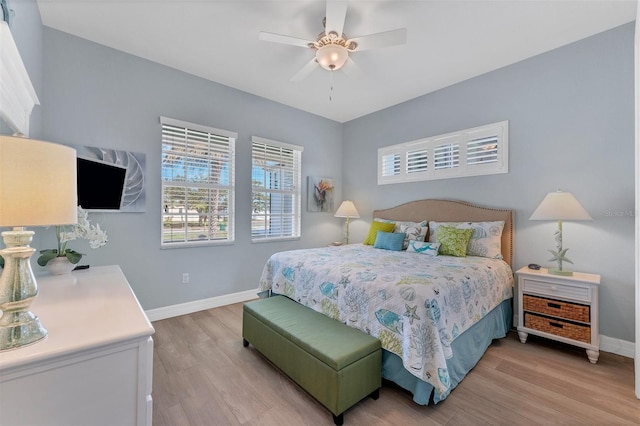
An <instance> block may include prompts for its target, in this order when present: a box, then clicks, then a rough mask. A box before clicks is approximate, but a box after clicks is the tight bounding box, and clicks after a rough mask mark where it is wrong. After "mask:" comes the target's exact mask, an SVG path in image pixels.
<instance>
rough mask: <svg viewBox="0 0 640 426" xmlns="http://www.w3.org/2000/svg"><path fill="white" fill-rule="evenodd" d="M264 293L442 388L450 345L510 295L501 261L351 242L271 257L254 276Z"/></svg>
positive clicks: (510, 275) (507, 274)
mask: <svg viewBox="0 0 640 426" xmlns="http://www.w3.org/2000/svg"><path fill="white" fill-rule="evenodd" d="M265 290H272V291H273V292H274V293H277V294H284V295H286V296H288V297H290V298H291V299H293V300H296V301H297V302H299V303H302V304H304V305H306V306H308V307H310V308H312V309H314V310H316V311H319V312H322V313H324V314H325V315H328V316H330V317H332V318H334V319H337V320H339V321H341V322H343V323H345V324H347V325H350V326H352V327H355V328H358V329H360V330H362V331H364V332H366V333H368V334H370V335H372V336H375V337H377V338H378V339H380V341H381V342H382V347H383V348H385V349H387V350H388V351H391V352H393V353H395V354H397V355H399V356H400V357H401V358H402V361H403V364H404V366H405V368H406V369H407V370H408V371H409V372H411V374H413V375H414V376H416V377H418V378H420V379H422V380H424V381H426V382H428V383H430V384H431V385H433V387H434V388H435V389H436V390H438V391H439V392H442V393H444V392H445V391H446V390H447V389H448V388H449V386H450V381H449V373H448V371H447V365H446V359H447V358H450V357H451V356H452V352H451V342H452V341H453V340H454V339H455V338H456V337H457V336H459V335H460V334H461V333H463V332H464V331H465V330H466V329H468V328H469V327H470V326H472V325H473V324H475V323H476V322H478V321H479V320H480V319H481V318H482V317H484V316H485V315H486V314H487V313H488V312H489V311H491V310H492V309H494V308H495V307H496V306H498V305H499V304H500V303H501V302H502V301H503V300H506V299H508V298H511V297H512V296H513V273H512V271H511V268H510V267H509V265H508V264H507V263H505V262H504V261H502V260H496V259H488V258H483V257H472V256H468V257H466V258H457V257H451V256H436V257H430V256H426V255H422V254H419V253H409V252H406V251H401V252H394V251H387V250H381V249H375V248H373V247H371V246H365V245H362V244H352V245H347V246H341V247H325V248H318V249H308V250H293V251H286V252H280V253H276V254H274V255H273V256H272V257H271V258H270V259H269V260H268V261H267V263H266V265H265V267H264V270H263V272H262V277H261V279H260V291H265Z"/></svg>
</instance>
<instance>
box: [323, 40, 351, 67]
mask: <svg viewBox="0 0 640 426" xmlns="http://www.w3.org/2000/svg"><path fill="white" fill-rule="evenodd" d="M347 59H349V52H348V51H347V49H346V48H345V47H344V46H341V45H339V44H327V45H324V46H322V47H320V48H319V49H318V51H317V52H316V60H317V61H318V64H320V66H321V67H322V68H324V69H325V70H328V71H335V70H339V69H340V68H342V66H343V65H344V63H345V62H347Z"/></svg>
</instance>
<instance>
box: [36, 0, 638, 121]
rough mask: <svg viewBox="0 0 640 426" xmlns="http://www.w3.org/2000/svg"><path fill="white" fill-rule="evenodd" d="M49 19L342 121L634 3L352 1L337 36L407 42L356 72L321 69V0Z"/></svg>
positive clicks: (260, 0)
mask: <svg viewBox="0 0 640 426" xmlns="http://www.w3.org/2000/svg"><path fill="white" fill-rule="evenodd" d="M38 6H39V8H40V13H41V16H42V22H43V24H44V25H46V26H49V27H52V28H55V29H58V30H61V31H64V32H67V33H70V34H73V35H76V36H78V37H82V38H85V39H87V40H91V41H94V42H96V43H99V44H102V45H105V46H109V47H112V48H114V49H118V50H121V51H123V52H127V53H130V54H133V55H136V56H140V57H142V58H146V59H148V60H151V61H154V62H157V63H160V64H164V65H167V66H170V67H173V68H176V69H179V70H182V71H185V72H187V73H190V74H193V75H196V76H200V77H203V78H205V79H208V80H212V81H215V82H218V83H221V84H224V85H227V86H231V87H234V88H236V89H239V90H243V91H246V92H249V93H253V94H255V95H258V96H262V97H265V98H268V99H272V100H274V101H277V102H281V103H283V104H286V105H290V106H292V107H295V108H298V109H301V110H304V111H308V112H311V113H314V114H317V115H320V116H323V117H327V118H329V119H332V120H335V121H338V122H346V121H349V120H352V119H354V118H357V117H360V116H363V115H366V114H369V113H371V112H374V111H378V110H380V109H383V108H386V107H389V106H391V105H395V104H398V103H401V102H404V101H406V100H408V99H412V98H415V97H417V96H420V95H423V94H426V93H430V92H433V91H435V90H438V89H441V88H443V87H446V86H449V85H451V84H454V83H457V82H460V81H463V80H466V79H468V78H471V77H474V76H477V75H480V74H483V73H486V72H488V71H491V70H494V69H497V68H500V67H503V66H506V65H509V64H512V63H514V62H517V61H521V60H523V59H526V58H528V57H531V56H534V55H537V54H539V53H542V52H545V51H548V50H551V49H554V48H556V47H559V46H562V45H565V44H568V43H571V42H573V41H576V40H579V39H582V38H585V37H588V36H590V35H592V34H596V33H599V32H602V31H605V30H607V29H610V28H613V27H616V26H618V25H622V24H624V23H627V22H631V21H633V20H634V18H635V10H636V1H635V0H603V1H597V0H587V1H580V0H565V1H563V0H508V1H507V0H498V1H487V0H467V1H462V0H446V1H435V0H413V1H404V0H403V1H401V0H370V1H369V0H351V1H350V2H349V8H348V10H347V18H346V22H345V26H344V32H345V34H346V35H347V36H348V37H351V38H352V37H356V36H361V35H367V34H371V33H377V32H382V31H388V30H393V29H397V28H403V27H405V28H407V32H408V34H407V39H408V41H407V44H406V45H403V46H395V47H387V48H382V49H374V50H368V51H363V52H354V53H352V54H351V58H352V59H353V60H354V61H355V62H356V64H357V65H358V66H359V68H360V69H361V71H362V74H361V75H359V76H357V77H347V76H346V75H345V74H344V72H342V71H337V72H334V73H333V74H334V75H333V86H334V90H333V95H332V98H333V99H332V100H331V101H330V100H329V93H330V73H329V72H328V71H325V70H323V69H321V68H318V69H316V70H315V71H314V72H313V73H312V74H311V75H310V76H309V77H307V78H306V79H304V80H303V81H300V82H297V83H292V82H290V81H289V79H290V78H291V77H292V76H293V75H294V74H295V73H296V72H297V71H298V70H299V69H300V68H302V67H303V66H304V65H305V64H307V63H308V62H309V61H310V60H311V59H312V58H313V56H314V51H312V50H309V49H305V48H300V47H295V46H287V45H282V44H277V43H270V42H265V41H259V40H258V33H259V32H260V31H267V32H273V33H279V34H285V35H291V36H295V37H299V38H303V39H309V40H315V38H316V37H317V35H318V34H319V33H320V32H321V31H322V30H323V27H322V19H323V17H324V15H325V1H324V0H295V1H294V0H289V1H284V0H209V1H205V0H173V1H169V0H111V1H108V0H38Z"/></svg>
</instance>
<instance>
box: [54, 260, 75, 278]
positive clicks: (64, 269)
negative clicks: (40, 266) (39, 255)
mask: <svg viewBox="0 0 640 426" xmlns="http://www.w3.org/2000/svg"><path fill="white" fill-rule="evenodd" d="M75 267H76V265H74V264H73V263H71V262H69V259H67V258H66V257H54V258H53V259H51V260H50V261H49V262H47V271H49V273H50V274H51V275H66V274H70V273H71V271H72V270H73V268H75Z"/></svg>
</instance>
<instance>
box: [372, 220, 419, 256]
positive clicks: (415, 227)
mask: <svg viewBox="0 0 640 426" xmlns="http://www.w3.org/2000/svg"><path fill="white" fill-rule="evenodd" d="M373 220H374V221H376V222H383V223H392V222H393V223H395V224H396V226H395V228H394V229H393V232H395V233H404V234H405V237H404V242H403V243H402V249H403V250H406V249H407V247H409V241H424V239H425V238H426V236H427V229H429V228H427V221H426V220H423V221H422V222H398V221H392V220H388V219H380V218H375V219H373Z"/></svg>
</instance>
